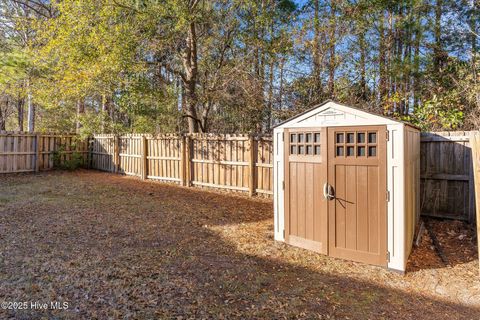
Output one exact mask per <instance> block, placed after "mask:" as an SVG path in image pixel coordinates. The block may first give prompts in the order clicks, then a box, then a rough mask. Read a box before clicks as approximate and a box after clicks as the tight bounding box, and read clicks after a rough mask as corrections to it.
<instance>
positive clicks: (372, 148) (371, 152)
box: [368, 147, 377, 157]
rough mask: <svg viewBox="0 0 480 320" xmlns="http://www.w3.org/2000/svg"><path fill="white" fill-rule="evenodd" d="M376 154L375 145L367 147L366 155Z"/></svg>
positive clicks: (372, 155)
mask: <svg viewBox="0 0 480 320" xmlns="http://www.w3.org/2000/svg"><path fill="white" fill-rule="evenodd" d="M376 155H377V147H368V156H369V157H375V156H376Z"/></svg>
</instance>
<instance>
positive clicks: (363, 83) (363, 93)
mask: <svg viewBox="0 0 480 320" xmlns="http://www.w3.org/2000/svg"><path fill="white" fill-rule="evenodd" d="M359 44H360V97H361V99H362V100H363V101H367V75H366V73H367V67H366V56H367V49H366V43H365V30H362V31H361V32H360V35H359Z"/></svg>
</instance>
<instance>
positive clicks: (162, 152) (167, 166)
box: [147, 135, 183, 183]
mask: <svg viewBox="0 0 480 320" xmlns="http://www.w3.org/2000/svg"><path fill="white" fill-rule="evenodd" d="M181 144H182V137H181V136H179V135H159V136H149V137H147V150H148V152H147V168H148V171H147V178H148V179H154V180H160V181H167V182H177V183H181V182H182V181H183V180H182V175H183V169H182V167H181V166H182V148H181Z"/></svg>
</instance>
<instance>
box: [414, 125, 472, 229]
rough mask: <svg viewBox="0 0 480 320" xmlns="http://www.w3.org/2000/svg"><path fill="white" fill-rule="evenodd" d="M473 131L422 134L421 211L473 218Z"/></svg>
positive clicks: (439, 215)
mask: <svg viewBox="0 0 480 320" xmlns="http://www.w3.org/2000/svg"><path fill="white" fill-rule="evenodd" d="M469 134H470V132H464V131H455V132H453V131H452V132H432V133H422V136H421V148H420V153H421V156H420V158H421V162H420V172H421V183H420V190H421V212H422V214H423V215H428V216H435V217H441V218H454V219H461V220H469V221H472V220H473V217H474V212H475V204H474V192H473V178H472V174H473V171H472V152H471V148H470V144H469Z"/></svg>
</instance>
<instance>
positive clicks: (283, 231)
mask: <svg viewBox="0 0 480 320" xmlns="http://www.w3.org/2000/svg"><path fill="white" fill-rule="evenodd" d="M283 239H285V229H283Z"/></svg>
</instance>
